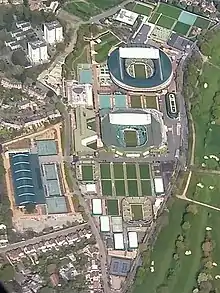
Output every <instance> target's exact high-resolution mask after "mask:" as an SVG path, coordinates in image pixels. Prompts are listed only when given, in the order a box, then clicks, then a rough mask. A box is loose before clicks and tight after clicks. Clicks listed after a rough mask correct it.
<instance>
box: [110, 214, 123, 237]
mask: <svg viewBox="0 0 220 293" xmlns="http://www.w3.org/2000/svg"><path fill="white" fill-rule="evenodd" d="M112 231H113V232H114V233H115V232H116V233H117V232H122V231H123V225H122V217H112Z"/></svg>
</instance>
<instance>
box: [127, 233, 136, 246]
mask: <svg viewBox="0 0 220 293" xmlns="http://www.w3.org/2000/svg"><path fill="white" fill-rule="evenodd" d="M128 242H129V247H130V248H137V247H138V238H137V232H128Z"/></svg>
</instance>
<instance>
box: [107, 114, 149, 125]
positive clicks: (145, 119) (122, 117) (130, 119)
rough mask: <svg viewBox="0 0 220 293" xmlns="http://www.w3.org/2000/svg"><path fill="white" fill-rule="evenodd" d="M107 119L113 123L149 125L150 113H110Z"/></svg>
mask: <svg viewBox="0 0 220 293" xmlns="http://www.w3.org/2000/svg"><path fill="white" fill-rule="evenodd" d="M109 121H110V123H111V124H114V125H130V126H131V125H149V124H151V114H148V113H126V112H124V113H117V112H116V113H110V114H109Z"/></svg>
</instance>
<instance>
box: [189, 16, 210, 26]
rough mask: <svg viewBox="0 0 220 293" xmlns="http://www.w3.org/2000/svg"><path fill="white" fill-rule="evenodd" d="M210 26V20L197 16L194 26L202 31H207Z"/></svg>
mask: <svg viewBox="0 0 220 293" xmlns="http://www.w3.org/2000/svg"><path fill="white" fill-rule="evenodd" d="M209 24H210V20H209V19H207V18H203V17H200V16H197V19H196V21H195V23H194V25H193V26H196V27H199V28H201V29H207V28H208V27H209Z"/></svg>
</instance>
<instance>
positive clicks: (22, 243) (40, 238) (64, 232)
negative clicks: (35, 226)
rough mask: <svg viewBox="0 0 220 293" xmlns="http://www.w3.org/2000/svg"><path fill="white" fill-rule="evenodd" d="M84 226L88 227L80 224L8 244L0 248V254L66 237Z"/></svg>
mask: <svg viewBox="0 0 220 293" xmlns="http://www.w3.org/2000/svg"><path fill="white" fill-rule="evenodd" d="M86 225H88V224H87V223H84V224H80V225H77V226H74V227H69V228H66V229H63V230H59V231H56V232H52V233H48V234H45V235H42V236H37V237H34V238H32V239H28V240H24V241H20V242H16V243H13V244H9V245H8V246H6V247H4V248H0V253H5V252H7V251H10V250H13V249H17V248H22V247H25V246H27V245H30V244H35V243H39V242H41V241H43V240H49V239H52V238H57V237H59V236H65V235H68V234H70V233H73V232H75V231H76V230H78V229H83V228H84V227H85V226H86Z"/></svg>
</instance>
